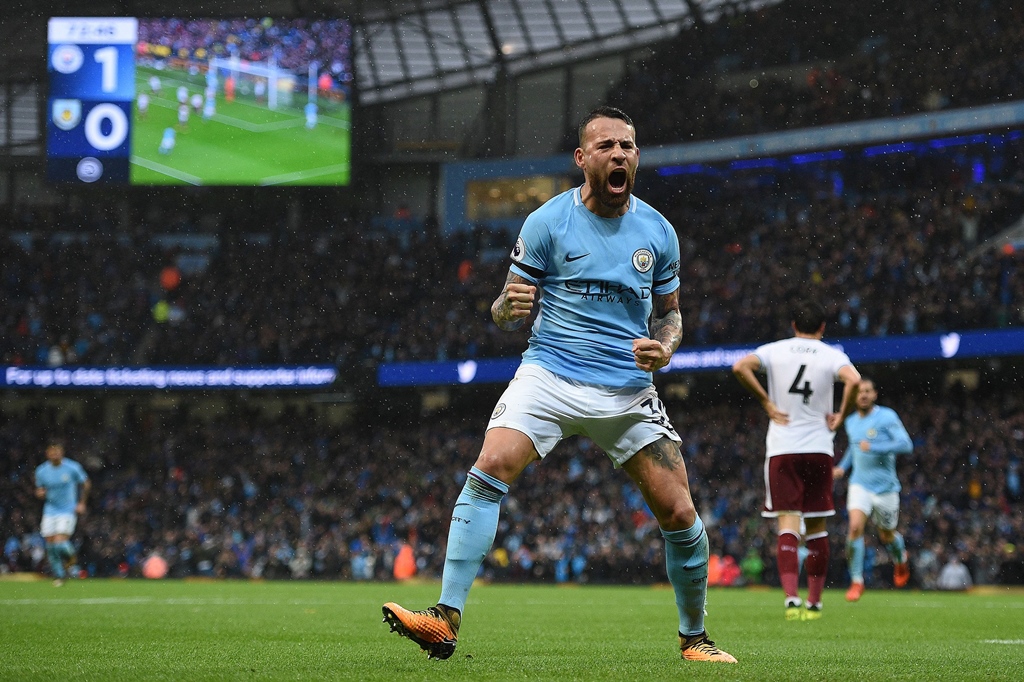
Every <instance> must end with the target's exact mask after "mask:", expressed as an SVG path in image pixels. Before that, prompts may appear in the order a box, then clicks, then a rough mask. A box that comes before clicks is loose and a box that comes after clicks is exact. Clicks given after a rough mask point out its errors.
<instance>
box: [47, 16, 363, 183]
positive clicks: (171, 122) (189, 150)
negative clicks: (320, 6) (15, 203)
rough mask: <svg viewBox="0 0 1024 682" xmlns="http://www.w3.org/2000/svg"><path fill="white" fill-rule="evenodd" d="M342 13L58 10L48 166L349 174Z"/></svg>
mask: <svg viewBox="0 0 1024 682" xmlns="http://www.w3.org/2000/svg"><path fill="white" fill-rule="evenodd" d="M351 36H352V28H351V24H350V23H349V22H347V21H343V20H334V19H331V20H319V19H317V20H307V19H285V20H280V19H255V18H237V19H175V18H170V19H135V18H124V17H120V18H92V17H90V18H69V17H60V18H52V19H50V21H49V29H48V42H49V50H48V55H49V62H48V71H49V76H50V90H49V99H48V109H47V113H48V116H47V135H46V137H47V176H48V178H49V179H50V180H51V181H53V182H76V183H115V184H117V183H122V184H124V183H130V184H132V185H235V186H238V185H250V186H256V185H347V184H349V178H350V149H351V145H350V133H351V126H350V123H351V107H350V103H349V95H350V88H351V85H352V58H351V45H352V39H351Z"/></svg>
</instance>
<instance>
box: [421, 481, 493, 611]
mask: <svg viewBox="0 0 1024 682" xmlns="http://www.w3.org/2000/svg"><path fill="white" fill-rule="evenodd" d="M507 492H508V485H507V484H505V483H504V482H502V481H499V480H498V479H496V478H494V477H493V476H489V475H488V474H485V473H484V472H482V471H480V470H479V469H477V468H476V467H472V468H471V469H470V470H469V475H467V476H466V485H465V486H463V488H462V493H460V494H459V499H458V500H456V502H455V509H453V510H452V525H451V527H450V528H449V529H448V551H447V552H446V553H445V557H444V573H443V574H442V576H441V598H440V599H438V600H437V603H438V604H443V605H444V606H448V607H451V608H453V609H458V610H459V612H460V613H461V612H462V610H463V609H465V607H466V598H467V597H468V596H469V588H470V587H472V586H473V581H474V580H476V574H477V573H478V572H479V571H480V564H482V563H483V561H484V557H486V556H487V552H488V551H489V550H490V549H491V544H493V543H494V535H495V533H497V531H498V513H499V512H500V511H501V500H502V498H503V497H505V493H507Z"/></svg>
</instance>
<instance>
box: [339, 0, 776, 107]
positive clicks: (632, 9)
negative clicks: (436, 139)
mask: <svg viewBox="0 0 1024 682" xmlns="http://www.w3.org/2000/svg"><path fill="white" fill-rule="evenodd" d="M778 2H779V0H475V1H463V2H457V1H454V0H448V1H447V2H428V1H427V0H419V1H415V0H414V1H407V2H397V3H385V4H384V5H383V6H379V5H376V4H375V3H374V5H375V6H374V7H371V3H367V2H362V3H360V2H352V3H342V4H345V5H351V6H353V7H354V8H359V11H358V16H359V19H360V21H359V24H358V25H357V27H356V31H355V41H356V44H355V48H354V49H355V56H356V78H357V87H358V89H359V92H360V97H361V101H362V102H364V103H372V102H376V101H386V100H392V99H399V98H403V97H408V96H412V95H417V94H422V93H427V92H433V91H437V90H445V89H452V88H458V87H463V86H466V85H472V84H478V83H485V82H490V81H493V80H494V79H495V78H496V76H497V74H498V73H499V71H501V70H504V71H505V72H506V73H508V74H516V73H521V72H524V71H529V70H534V69H538V68H544V67H547V66H557V65H561V64H566V63H572V62H577V61H581V60H585V59H589V58H593V57H596V56H601V55H605V54H610V53H616V52H623V51H626V50H630V49H633V48H637V47H641V46H643V45H647V44H650V43H653V42H656V41H659V40H663V39H665V38H669V37H671V36H673V35H675V34H676V33H678V32H679V30H680V29H681V28H683V27H684V26H685V25H687V24H692V23H694V22H699V21H703V20H713V19H715V18H717V16H718V15H719V13H721V12H722V11H723V10H725V9H728V8H737V9H751V8H757V7H761V6H765V5H771V4H777V3H778ZM360 5H361V6H362V7H361V8H360V7H359V6H360ZM385 8H386V9H385Z"/></svg>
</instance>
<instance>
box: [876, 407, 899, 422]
mask: <svg viewBox="0 0 1024 682" xmlns="http://www.w3.org/2000/svg"><path fill="white" fill-rule="evenodd" d="M875 413H876V414H877V415H878V417H879V418H884V419H896V420H899V418H900V417H899V415H898V414H896V410H894V409H892V408H891V407H886V406H885V405H879V404H877V403H876V404H875Z"/></svg>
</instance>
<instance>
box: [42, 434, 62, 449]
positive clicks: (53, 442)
mask: <svg viewBox="0 0 1024 682" xmlns="http://www.w3.org/2000/svg"><path fill="white" fill-rule="evenodd" d="M46 447H48V448H53V447H57V448H63V447H64V438H63V437H62V436H50V437H49V438H47V439H46Z"/></svg>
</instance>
